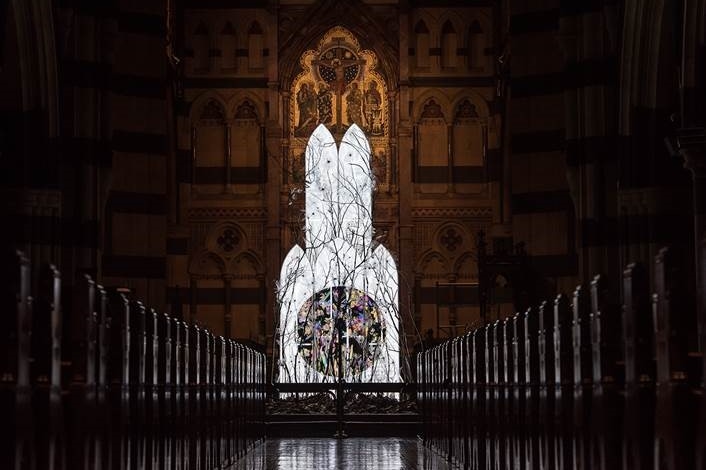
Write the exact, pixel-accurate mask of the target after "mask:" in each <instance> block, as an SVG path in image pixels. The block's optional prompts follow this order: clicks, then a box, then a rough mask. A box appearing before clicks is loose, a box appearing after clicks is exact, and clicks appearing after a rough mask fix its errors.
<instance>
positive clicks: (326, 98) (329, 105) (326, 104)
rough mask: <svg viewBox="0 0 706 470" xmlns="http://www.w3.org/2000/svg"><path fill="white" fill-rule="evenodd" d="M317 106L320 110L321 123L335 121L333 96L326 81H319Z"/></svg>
mask: <svg viewBox="0 0 706 470" xmlns="http://www.w3.org/2000/svg"><path fill="white" fill-rule="evenodd" d="M316 106H317V108H318V110H319V123H320V124H331V123H332V122H333V98H332V96H331V90H329V87H328V85H326V83H325V82H319V91H318V93H317V95H316Z"/></svg>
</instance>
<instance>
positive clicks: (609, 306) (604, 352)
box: [589, 275, 624, 470]
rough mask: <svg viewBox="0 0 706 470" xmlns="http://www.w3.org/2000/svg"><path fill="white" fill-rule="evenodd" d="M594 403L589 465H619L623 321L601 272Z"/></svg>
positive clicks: (596, 295)
mask: <svg viewBox="0 0 706 470" xmlns="http://www.w3.org/2000/svg"><path fill="white" fill-rule="evenodd" d="M590 322H591V350H592V382H593V392H592V397H591V400H592V403H591V414H590V428H591V431H590V467H589V468H592V469H596V470H608V469H614V468H620V466H621V464H622V462H621V451H622V438H623V434H622V432H621V430H620V428H619V427H618V426H616V425H615V423H616V422H620V421H621V420H622V418H621V417H622V412H623V406H622V403H621V402H622V399H621V397H620V391H621V390H622V386H623V376H624V368H623V361H622V359H623V358H622V354H621V339H622V334H621V331H620V330H621V322H620V312H619V305H618V303H617V302H616V296H614V294H613V293H612V292H610V291H609V288H608V285H607V283H606V282H605V280H604V278H603V277H601V276H600V275H597V276H595V277H594V279H593V281H592V282H591V315H590Z"/></svg>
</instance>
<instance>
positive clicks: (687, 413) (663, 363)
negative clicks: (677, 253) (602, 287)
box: [652, 248, 696, 470]
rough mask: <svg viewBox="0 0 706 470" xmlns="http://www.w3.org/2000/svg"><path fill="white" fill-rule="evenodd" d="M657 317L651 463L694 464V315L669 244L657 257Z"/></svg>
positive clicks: (668, 468)
mask: <svg viewBox="0 0 706 470" xmlns="http://www.w3.org/2000/svg"><path fill="white" fill-rule="evenodd" d="M654 285H655V293H654V294H653V298H652V314H653V318H654V319H655V325H654V328H655V351H656V356H657V376H656V379H657V381H656V393H657V405H656V417H655V442H654V448H655V462H654V463H655V467H656V468H660V469H665V470H676V469H685V468H694V465H695V462H694V452H693V449H694V442H693V439H694V434H695V431H696V429H695V427H694V425H695V422H694V420H695V416H694V410H695V403H694V400H693V396H692V394H691V390H690V386H689V382H688V374H687V366H688V353H689V334H690V332H693V328H694V326H695V321H694V320H695V318H694V316H693V315H691V312H692V311H693V305H689V298H688V295H687V293H686V292H685V290H686V289H685V282H684V279H683V277H682V276H681V273H680V272H679V268H678V263H677V262H676V261H675V259H674V257H673V256H672V254H671V253H670V251H669V250H668V249H667V248H663V249H662V250H660V252H659V254H658V255H657V256H656V258H655V270H654Z"/></svg>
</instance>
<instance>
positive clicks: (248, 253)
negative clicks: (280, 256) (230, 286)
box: [226, 250, 265, 278]
mask: <svg viewBox="0 0 706 470" xmlns="http://www.w3.org/2000/svg"><path fill="white" fill-rule="evenodd" d="M242 262H247V263H248V264H249V265H250V266H251V267H252V270H253V271H254V274H255V277H256V278H259V277H261V276H263V275H264V274H265V266H264V264H263V263H262V260H261V259H260V257H259V256H258V255H257V253H255V252H254V251H252V250H243V251H241V252H239V253H238V254H237V255H236V256H235V257H233V259H231V260H230V261H229V262H228V264H227V266H226V267H227V272H228V273H229V274H233V275H237V274H238V271H240V270H239V269H238V265H239V264H240V263H242Z"/></svg>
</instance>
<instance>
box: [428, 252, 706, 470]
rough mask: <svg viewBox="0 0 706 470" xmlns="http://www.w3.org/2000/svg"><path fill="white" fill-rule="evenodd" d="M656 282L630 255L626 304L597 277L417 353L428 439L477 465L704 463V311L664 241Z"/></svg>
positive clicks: (566, 467) (569, 467) (671, 466)
mask: <svg viewBox="0 0 706 470" xmlns="http://www.w3.org/2000/svg"><path fill="white" fill-rule="evenodd" d="M653 280H654V287H653V289H654V293H651V292H650V282H649V279H648V275H647V272H646V270H645V269H644V268H643V267H642V266H640V265H637V264H631V265H630V266H628V268H627V269H626V270H625V272H624V277H623V285H622V297H623V300H622V302H619V301H618V300H616V299H618V298H619V295H616V294H615V293H612V292H610V291H609V288H608V286H607V284H606V282H605V279H604V278H602V277H600V276H596V277H595V278H594V279H593V281H592V282H591V284H590V285H589V286H583V285H581V286H579V287H577V288H576V290H575V291H574V293H573V296H571V297H567V296H565V295H559V296H557V297H556V299H555V300H554V301H553V302H551V303H549V302H544V303H542V304H541V305H539V306H538V307H536V308H530V309H528V310H527V311H526V312H523V313H518V314H516V315H514V316H511V317H509V318H507V319H505V320H503V321H496V322H494V323H491V324H488V325H486V326H482V327H480V328H477V329H475V330H474V331H471V332H469V333H467V334H466V335H464V336H461V337H457V338H453V339H451V340H448V341H446V342H444V343H442V344H440V345H438V346H435V347H433V348H431V349H429V350H426V351H424V352H421V353H419V355H418V356H417V377H418V379H417V380H418V385H417V386H418V395H417V396H418V401H419V406H420V409H421V414H422V418H423V440H424V442H425V445H427V446H429V447H431V448H433V449H435V450H436V451H438V452H440V453H441V454H443V455H444V456H445V457H446V458H447V459H448V460H449V461H450V462H452V463H454V464H456V465H458V466H459V467H460V468H470V469H527V470H535V469H542V470H546V469H556V470H579V469H586V470H603V469H608V470H611V469H623V470H641V469H651V470H653V469H664V470H687V469H698V470H706V399H705V398H704V378H705V375H704V374H705V371H704V369H705V368H706V365H705V361H704V357H703V354H702V353H700V352H698V351H699V348H698V346H697V344H698V341H697V339H698V335H697V332H701V335H702V336H701V339H702V341H703V328H704V324H703V322H704V320H703V317H702V318H701V319H700V320H698V319H697V315H696V314H695V311H696V308H695V299H694V297H695V296H694V295H693V294H689V293H688V292H687V291H686V289H685V288H684V284H683V283H681V282H680V280H679V276H678V268H677V266H676V264H675V263H674V262H673V260H672V256H671V255H670V252H669V251H668V250H667V249H663V250H662V251H660V253H659V255H658V256H657V257H656V260H655V265H654V278H653ZM697 327H699V328H697ZM702 347H703V346H702ZM701 351H703V349H701Z"/></svg>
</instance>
